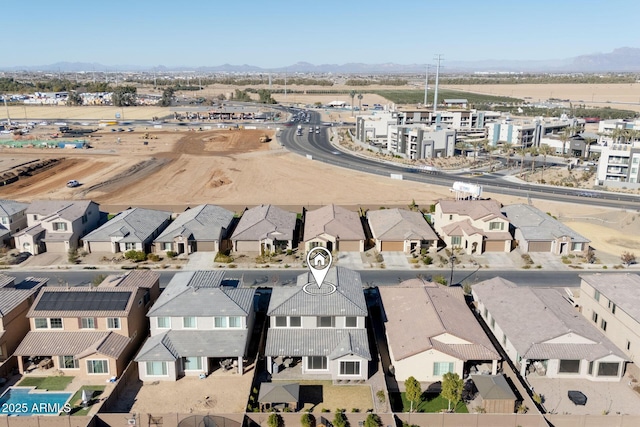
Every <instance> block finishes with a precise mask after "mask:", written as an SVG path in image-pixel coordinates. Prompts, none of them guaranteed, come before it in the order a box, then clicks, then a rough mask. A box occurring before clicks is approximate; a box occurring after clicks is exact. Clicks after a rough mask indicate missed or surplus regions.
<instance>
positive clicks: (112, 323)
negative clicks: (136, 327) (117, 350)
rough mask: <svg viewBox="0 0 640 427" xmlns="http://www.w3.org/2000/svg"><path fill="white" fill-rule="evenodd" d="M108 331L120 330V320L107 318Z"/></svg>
mask: <svg viewBox="0 0 640 427" xmlns="http://www.w3.org/2000/svg"><path fill="white" fill-rule="evenodd" d="M107 329H120V318H119V317H109V318H107Z"/></svg>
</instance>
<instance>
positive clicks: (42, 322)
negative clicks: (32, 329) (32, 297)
mask: <svg viewBox="0 0 640 427" xmlns="http://www.w3.org/2000/svg"><path fill="white" fill-rule="evenodd" d="M34 323H35V325H36V329H47V328H49V323H48V322H47V319H45V318H36V319H34Z"/></svg>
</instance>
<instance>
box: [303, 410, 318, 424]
mask: <svg viewBox="0 0 640 427" xmlns="http://www.w3.org/2000/svg"><path fill="white" fill-rule="evenodd" d="M300 425H301V426H302V427H315V426H316V417H314V416H313V415H312V414H310V413H308V412H307V413H305V414H302V417H300Z"/></svg>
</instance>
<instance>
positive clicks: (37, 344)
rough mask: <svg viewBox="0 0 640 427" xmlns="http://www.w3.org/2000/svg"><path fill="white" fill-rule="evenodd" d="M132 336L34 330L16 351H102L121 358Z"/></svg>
mask: <svg viewBox="0 0 640 427" xmlns="http://www.w3.org/2000/svg"><path fill="white" fill-rule="evenodd" d="M129 342H130V339H129V338H128V337H125V336H124V335H120V334H117V333H115V332H84V331H81V332H66V331H60V332H57V331H54V332H51V331H48V332H40V331H30V332H28V333H27V336H26V337H25V338H24V339H23V340H22V342H21V343H20V345H19V346H18V348H17V349H16V351H15V355H16V356H69V355H74V356H78V357H85V356H88V355H90V354H94V353H98V354H103V355H105V356H109V357H113V358H118V357H119V356H120V355H121V354H122V352H123V351H124V349H125V348H126V347H127V345H128V344H129Z"/></svg>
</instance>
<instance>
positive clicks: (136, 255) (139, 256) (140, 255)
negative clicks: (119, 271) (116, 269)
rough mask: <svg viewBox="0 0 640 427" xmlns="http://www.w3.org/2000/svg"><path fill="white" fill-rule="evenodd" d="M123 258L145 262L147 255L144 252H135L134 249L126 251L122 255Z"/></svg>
mask: <svg viewBox="0 0 640 427" xmlns="http://www.w3.org/2000/svg"><path fill="white" fill-rule="evenodd" d="M124 257H125V258H126V259H130V260H131V261H136V262H139V261H145V260H146V259H147V254H146V253H144V251H136V250H134V249H132V250H130V251H127V252H125V253H124Z"/></svg>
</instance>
